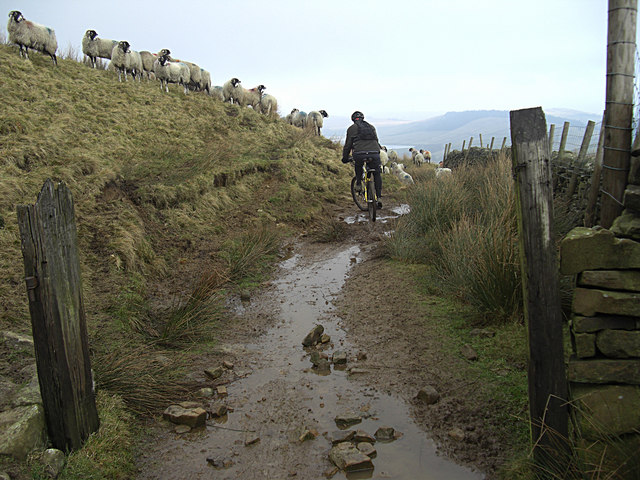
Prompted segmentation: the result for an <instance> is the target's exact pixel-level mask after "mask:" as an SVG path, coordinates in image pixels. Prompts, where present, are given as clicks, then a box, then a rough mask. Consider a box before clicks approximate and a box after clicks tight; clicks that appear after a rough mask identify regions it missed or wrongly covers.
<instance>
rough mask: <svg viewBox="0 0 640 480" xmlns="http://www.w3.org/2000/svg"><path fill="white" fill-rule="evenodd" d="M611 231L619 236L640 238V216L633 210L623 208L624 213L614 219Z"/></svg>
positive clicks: (633, 238)
mask: <svg viewBox="0 0 640 480" xmlns="http://www.w3.org/2000/svg"><path fill="white" fill-rule="evenodd" d="M611 231H612V232H613V233H614V234H615V235H616V236H617V237H624V238H630V239H632V240H636V241H638V240H640V216H639V215H638V214H637V212H633V211H632V210H629V209H626V210H623V212H622V214H621V215H620V216H618V217H617V218H616V219H615V220H614V221H613V225H611Z"/></svg>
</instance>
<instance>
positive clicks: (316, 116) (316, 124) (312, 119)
mask: <svg viewBox="0 0 640 480" xmlns="http://www.w3.org/2000/svg"><path fill="white" fill-rule="evenodd" d="M328 116H329V114H328V113H327V112H326V111H325V110H318V111H315V110H314V111H313V112H309V114H308V115H307V126H308V127H309V128H311V129H312V130H313V133H314V135H320V129H321V128H322V122H323V119H324V117H328Z"/></svg>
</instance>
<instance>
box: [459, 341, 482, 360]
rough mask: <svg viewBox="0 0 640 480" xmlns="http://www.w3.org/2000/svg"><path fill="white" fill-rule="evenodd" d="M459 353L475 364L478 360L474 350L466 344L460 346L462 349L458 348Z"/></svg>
mask: <svg viewBox="0 0 640 480" xmlns="http://www.w3.org/2000/svg"><path fill="white" fill-rule="evenodd" d="M460 353H461V354H462V356H463V357H464V358H466V359H467V360H469V361H471V362H475V361H476V360H478V352H476V351H475V350H474V348H473V347H472V346H471V345H469V344H468V343H465V344H464V345H462V347H460Z"/></svg>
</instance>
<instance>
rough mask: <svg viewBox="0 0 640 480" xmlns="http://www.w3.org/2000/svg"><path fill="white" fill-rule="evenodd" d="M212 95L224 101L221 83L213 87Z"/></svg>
mask: <svg viewBox="0 0 640 480" xmlns="http://www.w3.org/2000/svg"><path fill="white" fill-rule="evenodd" d="M211 96H212V97H213V98H216V99H218V100H220V101H221V102H224V95H223V94H222V87H221V86H219V85H216V86H215V87H213V89H212V90H211Z"/></svg>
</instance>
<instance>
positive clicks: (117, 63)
mask: <svg viewBox="0 0 640 480" xmlns="http://www.w3.org/2000/svg"><path fill="white" fill-rule="evenodd" d="M129 47H130V45H129V42H127V41H126V40H122V41H121V42H118V43H117V44H116V46H115V47H113V50H111V65H113V66H114V68H115V69H116V71H117V72H118V80H119V81H120V82H122V74H123V73H124V81H125V82H126V81H127V72H128V71H129V66H130V64H131V49H130V48H129Z"/></svg>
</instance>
